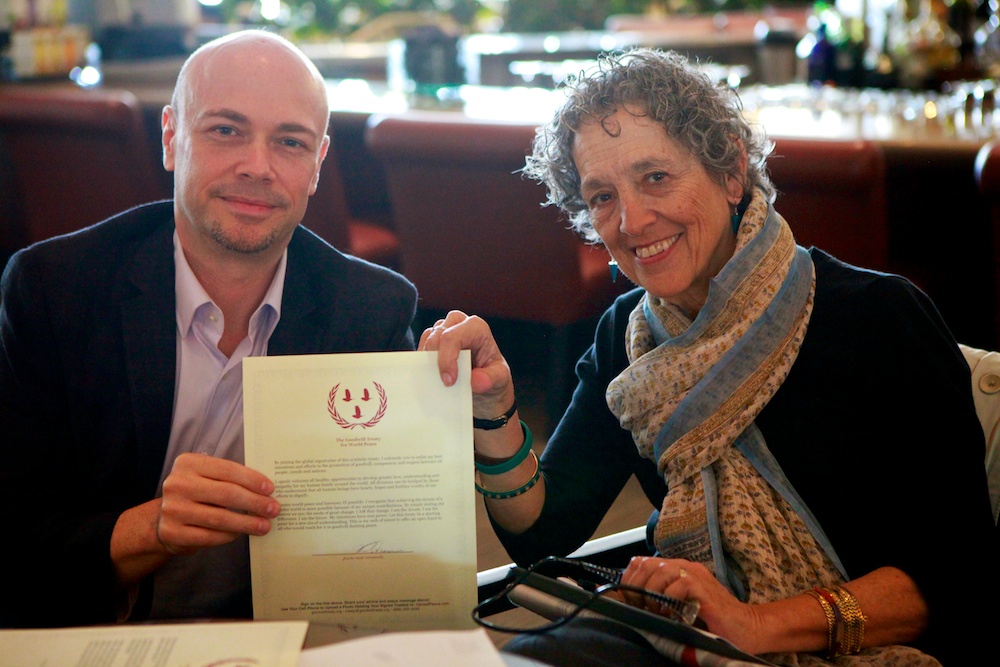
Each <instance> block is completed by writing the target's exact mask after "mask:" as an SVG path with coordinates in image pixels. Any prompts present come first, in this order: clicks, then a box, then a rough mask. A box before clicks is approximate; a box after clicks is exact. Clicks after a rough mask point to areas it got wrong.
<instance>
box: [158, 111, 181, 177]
mask: <svg viewBox="0 0 1000 667" xmlns="http://www.w3.org/2000/svg"><path fill="white" fill-rule="evenodd" d="M160 130H161V132H160V141H161V143H162V144H163V168H164V169H166V170H167V171H173V170H174V155H175V151H174V140H175V139H176V138H177V114H176V113H175V112H174V110H173V108H172V107H171V106H170V105H169V104H168V105H167V106H165V107H163V113H162V114H161V115H160Z"/></svg>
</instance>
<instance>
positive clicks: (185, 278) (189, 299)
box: [174, 230, 288, 335]
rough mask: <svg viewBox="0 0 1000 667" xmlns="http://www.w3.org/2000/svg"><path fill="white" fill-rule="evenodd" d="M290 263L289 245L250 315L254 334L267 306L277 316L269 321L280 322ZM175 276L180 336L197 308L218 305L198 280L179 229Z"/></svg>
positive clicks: (175, 253)
mask: <svg viewBox="0 0 1000 667" xmlns="http://www.w3.org/2000/svg"><path fill="white" fill-rule="evenodd" d="M287 265H288V249H287V248H286V249H285V251H284V252H283V253H281V259H280V260H278V268H277V270H275V272H274V278H273V279H272V280H271V286H270V287H268V288H267V292H266V293H265V294H264V299H263V300H262V301H261V303H260V305H259V306H258V307H257V310H256V311H254V314H253V316H252V317H251V318H250V329H251V335H252V332H253V330H254V328H255V327H256V326H257V325H258V323H259V322H260V320H261V317H262V312H263V311H264V310H265V309H270V310H271V311H273V312H274V317H272V318H267V320H269V321H271V322H273V323H275V324H277V322H278V320H279V319H281V297H282V294H283V293H284V290H285V269H286V267H287ZM174 275H175V278H174V291H175V294H176V299H177V329H178V331H180V332H181V335H187V333H188V332H189V331H190V329H191V323H192V322H193V321H194V316H195V312H196V311H197V310H198V308H200V307H201V306H203V305H205V304H206V303H208V304H212V305H213V306H215V304H214V303H213V302H212V298H211V297H210V296H209V295H208V292H206V291H205V288H204V287H202V286H201V283H200V282H198V278H196V277H195V275H194V271H193V270H192V269H191V265H190V264H188V261H187V257H185V255H184V249H183V248H182V247H181V242H180V239H179V238H178V236H177V231H176V230H174Z"/></svg>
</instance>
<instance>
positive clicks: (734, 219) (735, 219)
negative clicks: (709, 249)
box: [729, 208, 740, 235]
mask: <svg viewBox="0 0 1000 667" xmlns="http://www.w3.org/2000/svg"><path fill="white" fill-rule="evenodd" d="M729 224H731V225H732V226H733V234H734V235H738V234H739V231H740V212H739V210H738V209H736V208H733V215H732V216H731V217H730V218H729Z"/></svg>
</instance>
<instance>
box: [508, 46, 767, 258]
mask: <svg viewBox="0 0 1000 667" xmlns="http://www.w3.org/2000/svg"><path fill="white" fill-rule="evenodd" d="M563 90H564V92H565V94H566V101H565V102H564V103H563V104H562V105H561V107H560V108H559V110H558V111H556V113H555V116H554V117H553V118H552V120H550V121H549V122H547V123H545V124H544V125H542V126H541V127H539V128H538V131H537V132H536V134H535V141H534V146H533V151H532V152H533V154H532V155H530V156H529V157H528V158H527V160H526V165H525V167H524V170H523V173H524V174H525V175H527V176H529V177H531V178H533V179H535V180H537V181H539V182H541V183H543V184H545V186H546V188H547V189H548V203H549V204H555V205H557V206H559V207H560V208H561V209H562V210H563V211H565V212H566V213H567V214H568V215H569V217H570V222H571V223H572V226H573V227H574V228H575V229H576V230H577V231H578V232H579V233H580V234H582V235H583V236H584V237H585V238H587V239H588V240H590V241H595V242H596V241H599V240H600V239H599V237H598V236H597V232H596V231H594V227H593V224H592V222H591V220H590V215H589V211H588V207H587V203H586V202H585V201H584V200H583V197H582V196H581V194H580V173H579V172H578V171H577V169H576V165H575V164H574V162H573V140H574V137H575V135H576V132H577V131H578V130H579V129H580V127H581V126H582V125H583V124H585V123H589V122H602V123H603V121H605V120H606V119H607V118H608V117H609V116H611V115H612V114H614V113H615V112H616V111H618V109H620V108H623V107H627V108H628V111H630V112H631V113H636V114H644V115H647V116H649V117H650V118H652V119H654V120H656V121H657V122H658V123H659V124H660V125H661V126H662V127H663V129H664V131H666V133H667V136H668V137H670V138H671V139H673V140H674V141H677V142H678V143H680V144H681V145H682V146H684V147H685V148H687V150H689V151H691V153H692V154H693V155H694V156H696V157H697V158H698V159H699V160H700V161H701V163H702V164H703V165H704V167H705V169H706V171H708V173H709V175H710V176H713V177H714V178H717V179H718V181H719V182H720V183H722V182H723V181H724V178H725V176H727V175H732V176H735V177H736V178H737V180H738V181H740V182H741V183H743V194H744V196H745V195H747V194H749V193H750V191H751V190H752V189H753V188H754V187H758V188H760V189H761V190H763V191H764V194H765V195H766V196H767V199H768V201H771V202H773V201H774V197H775V190H774V185H773V184H772V183H771V180H770V179H769V178H768V176H767V172H766V169H765V164H766V162H767V155H768V154H769V153H770V152H771V150H772V144H771V142H770V141H768V139H767V137H766V136H765V135H764V133H763V132H762V131H759V130H755V129H754V128H752V127H751V126H750V124H749V123H748V122H747V121H746V120H745V119H744V118H743V113H742V112H743V105H742V103H741V101H740V99H739V97H738V96H737V95H736V93H735V92H734V91H733V90H732V89H731V88H730V87H729V86H728V85H726V84H718V83H715V82H714V81H713V80H712V79H711V78H710V77H709V76H708V75H707V74H706V73H705V72H704V71H702V70H701V69H699V68H698V66H697V65H695V64H692V63H690V62H688V60H687V59H686V58H684V57H683V56H681V55H678V54H676V53H673V52H664V51H659V50H655V49H646V48H638V49H631V50H628V51H625V52H622V53H615V54H602V55H601V56H600V57H599V59H598V63H597V66H596V67H595V68H594V69H592V70H589V71H586V72H582V73H580V74H579V75H578V76H575V77H571V78H569V79H567V81H566V83H565V84H564V88H563ZM604 127H605V130H606V131H607V132H609V133H611V134H614V133H616V132H617V130H616V129H615V128H614V127H613V126H609V125H604ZM744 149H745V150H746V155H747V166H746V171H745V172H744V171H743V170H742V168H741V162H742V157H743V150H744Z"/></svg>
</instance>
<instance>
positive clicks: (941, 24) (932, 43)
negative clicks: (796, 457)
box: [899, 0, 962, 89]
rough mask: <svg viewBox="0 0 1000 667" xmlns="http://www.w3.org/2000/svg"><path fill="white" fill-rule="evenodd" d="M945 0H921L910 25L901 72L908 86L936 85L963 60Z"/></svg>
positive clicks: (904, 83) (901, 81) (901, 83)
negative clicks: (949, 23)
mask: <svg viewBox="0 0 1000 667" xmlns="http://www.w3.org/2000/svg"><path fill="white" fill-rule="evenodd" d="M946 16H947V7H946V6H945V4H944V2H943V1H942V0H920V11H919V12H918V13H917V15H916V16H915V17H914V18H913V19H912V20H911V21H910V22H909V24H908V28H907V40H906V55H907V58H906V60H905V61H903V62H902V63H901V64H902V67H901V69H900V73H899V81H900V85H901V86H903V87H905V88H914V89H925V88H937V87H938V86H939V85H940V83H941V82H942V81H945V80H948V79H949V78H950V76H949V73H950V72H951V71H952V70H955V69H956V68H957V67H958V65H959V63H960V62H961V59H962V58H961V53H960V50H959V49H960V46H961V38H960V37H959V35H958V33H956V32H955V31H954V30H953V29H952V28H951V26H949V25H948V22H947V19H946Z"/></svg>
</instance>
